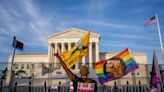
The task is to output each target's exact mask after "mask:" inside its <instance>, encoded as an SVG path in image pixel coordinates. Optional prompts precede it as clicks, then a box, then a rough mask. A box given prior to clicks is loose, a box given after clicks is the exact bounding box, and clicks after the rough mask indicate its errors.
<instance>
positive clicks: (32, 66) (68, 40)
mask: <svg viewBox="0 0 164 92" xmlns="http://www.w3.org/2000/svg"><path fill="white" fill-rule="evenodd" d="M85 33H86V31H85V30H81V29H76V28H71V29H68V30H66V31H63V32H59V33H56V34H53V35H50V36H49V37H48V54H18V55H15V60H14V65H15V66H14V69H15V73H16V72H18V71H20V70H23V71H25V72H26V74H25V75H24V76H28V77H30V76H33V77H35V78H49V77H52V78H56V80H53V81H54V82H53V83H58V82H59V81H61V82H66V81H65V80H62V79H60V80H59V78H67V75H66V73H65V71H64V70H63V68H62V67H61V66H60V64H59V61H58V60H57V58H56V57H54V55H53V54H54V53H57V52H58V53H60V52H63V51H68V50H70V49H71V47H73V46H74V45H75V44H76V43H77V41H78V40H79V39H80V38H81V37H82V36H83V35H85ZM99 41H100V35H99V34H96V33H92V32H91V35H90V45H89V52H88V55H87V56H86V57H83V58H82V60H80V61H79V63H78V64H76V65H75V67H74V68H72V69H71V70H72V72H74V73H75V74H78V73H79V69H80V67H81V65H83V64H87V65H88V66H89V68H90V74H89V76H90V77H91V78H95V79H96V80H97V76H96V75H95V73H94V69H93V64H94V63H95V62H96V61H99V60H102V59H107V58H110V57H112V56H114V55H116V54H118V53H101V52H99V48H100V47H99ZM132 55H133V56H134V59H135V60H136V62H137V63H138V64H139V69H137V70H136V71H135V72H133V73H129V74H128V75H126V76H124V77H123V78H121V79H118V80H116V81H112V82H109V83H107V84H106V85H113V84H114V82H116V84H118V85H127V84H129V85H138V84H139V83H140V84H147V83H148V80H147V79H146V77H148V76H150V75H149V71H148V67H147V66H146V65H145V64H147V56H146V55H145V54H144V53H132ZM11 58H12V57H11V56H9V63H10V62H11ZM9 67H10V64H9V65H8V69H9ZM48 71H49V72H50V73H51V76H49V73H48Z"/></svg>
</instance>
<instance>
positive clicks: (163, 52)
mask: <svg viewBox="0 0 164 92" xmlns="http://www.w3.org/2000/svg"><path fill="white" fill-rule="evenodd" d="M156 19H157V28H158V35H159V41H160V45H161V53H162V58H163V61H164V50H163V41H162V36H161V31H160V26H159V20H158V15H157V14H156Z"/></svg>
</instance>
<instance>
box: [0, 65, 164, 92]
mask: <svg viewBox="0 0 164 92" xmlns="http://www.w3.org/2000/svg"><path fill="white" fill-rule="evenodd" d="M27 64H29V65H27ZM14 65H15V66H14V69H17V71H15V74H16V73H17V75H15V78H14V79H15V80H14V82H13V86H12V88H13V91H15V92H69V90H70V86H69V83H66V84H63V85H61V86H58V85H54V84H53V83H52V81H53V80H56V79H57V78H53V77H52V76H51V73H52V71H54V67H53V65H54V64H51V65H50V64H49V63H22V64H19V65H20V66H17V65H16V64H14ZM22 65H23V66H22ZM80 65H81V64H80ZM143 65H144V64H143ZM1 66H3V67H1ZM7 66H10V64H7V63H0V71H1V74H0V92H9V87H8V86H5V74H6V73H5V68H6V67H7ZM145 66H146V67H147V68H148V71H150V70H151V68H152V65H151V64H147V65H145ZM159 66H160V70H161V75H162V76H161V79H162V81H163V83H164V64H161V65H159ZM22 67H23V69H22ZM49 67H51V68H49ZM37 68H43V70H42V73H41V75H46V74H48V76H47V77H46V78H39V77H36V76H37V71H36V69H37ZM75 69H76V68H75ZM19 70H22V71H19ZM23 71H24V72H23ZM144 71H145V70H144ZM1 75H2V76H4V77H2V76H1ZM126 78H127V77H126ZM137 78H140V77H137ZM143 78H144V79H145V80H146V79H150V77H142V79H143ZM58 79H61V78H58ZM63 79H64V80H65V81H66V82H67V81H69V80H68V79H67V77H65V78H63ZM127 79H128V78H127ZM41 80H42V82H40V81H41ZM16 82H17V85H15V83H16ZM30 82H31V85H30ZM37 83H42V84H40V85H38V84H37ZM45 83H46V86H45ZM117 87H118V89H117V90H118V92H147V90H148V87H147V86H146V85H135V86H134V85H126V86H123V85H118V86H117ZM59 88H60V89H59ZM111 89H112V87H111V86H102V85H98V92H110V90H111Z"/></svg>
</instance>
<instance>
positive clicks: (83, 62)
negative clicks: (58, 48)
mask: <svg viewBox="0 0 164 92" xmlns="http://www.w3.org/2000/svg"><path fill="white" fill-rule="evenodd" d="M81 65H85V57H83V58H82V64H81Z"/></svg>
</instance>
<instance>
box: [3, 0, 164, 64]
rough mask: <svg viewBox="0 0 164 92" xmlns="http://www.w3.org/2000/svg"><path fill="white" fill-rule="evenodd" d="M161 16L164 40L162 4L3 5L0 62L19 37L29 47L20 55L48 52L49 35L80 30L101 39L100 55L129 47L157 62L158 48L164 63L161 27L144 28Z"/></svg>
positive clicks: (14, 0)
mask: <svg viewBox="0 0 164 92" xmlns="http://www.w3.org/2000/svg"><path fill="white" fill-rule="evenodd" d="M156 13H158V15H159V22H160V26H161V33H162V35H163V36H164V27H163V26H162V25H164V17H163V16H164V1H163V0H126V1H125V0H0V43H1V44H0V48H1V49H0V62H7V58H8V56H9V55H10V54H12V52H13V48H12V47H11V44H12V39H13V36H14V35H16V37H17V39H19V40H21V41H23V42H24V44H25V46H24V50H23V52H20V51H17V52H16V53H47V48H48V47H47V37H48V35H52V34H54V33H55V32H59V31H64V30H65V29H68V28H72V27H75V28H80V29H84V30H91V31H92V32H95V33H98V34H100V35H101V41H100V51H101V52H120V51H122V50H124V49H125V48H126V47H129V48H130V49H131V51H132V52H143V53H146V54H147V56H148V62H149V63H152V56H153V49H154V48H155V49H156V50H157V56H158V60H159V62H160V63H164V61H162V55H161V52H160V44H159V38H158V33H157V27H156V25H151V26H148V27H144V26H143V25H144V23H145V22H146V21H147V20H149V19H150V18H151V17H153V16H154V15H155V14H156ZM162 39H164V37H163V38H162Z"/></svg>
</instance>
